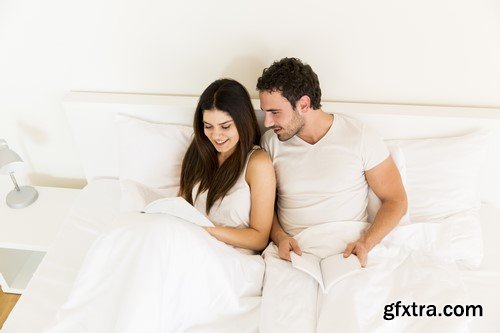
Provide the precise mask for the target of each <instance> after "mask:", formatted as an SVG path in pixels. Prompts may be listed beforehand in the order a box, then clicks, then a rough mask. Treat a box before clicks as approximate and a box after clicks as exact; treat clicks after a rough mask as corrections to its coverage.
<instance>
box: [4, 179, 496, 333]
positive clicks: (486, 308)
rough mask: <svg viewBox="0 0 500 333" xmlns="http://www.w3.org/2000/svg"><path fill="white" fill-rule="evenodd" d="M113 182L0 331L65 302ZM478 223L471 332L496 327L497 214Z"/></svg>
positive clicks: (487, 212) (114, 198)
mask: <svg viewBox="0 0 500 333" xmlns="http://www.w3.org/2000/svg"><path fill="white" fill-rule="evenodd" d="M119 203H120V185H119V182H118V181H117V180H111V179H106V180H104V179H103V180H96V181H93V182H92V183H90V184H89V185H88V186H87V187H85V188H84V189H83V190H82V191H81V193H80V195H79V196H78V198H77V201H76V203H75V205H74V206H73V208H72V210H71V212H70V213H69V215H68V218H67V220H66V221H65V223H64V225H63V227H62V228H61V231H60V233H59V235H58V236H57V237H56V240H55V242H54V244H53V246H52V247H51V248H50V250H49V251H48V253H47V255H46V256H45V258H44V259H43V261H42V263H41V264H40V266H39V268H38V270H37V271H36V273H35V274H34V276H33V279H32V280H31V282H30V284H29V285H28V287H27V289H26V290H25V292H24V294H23V295H22V296H21V298H20V300H19V302H18V304H17V305H16V306H15V308H14V309H13V311H12V312H11V314H10V316H9V318H8V320H7V322H6V323H5V325H4V327H3V329H2V332H6V333H26V332H30V333H36V332H41V331H42V330H43V328H45V327H47V326H48V325H49V324H50V323H51V322H52V321H53V319H54V317H55V314H56V313H57V311H58V309H59V307H60V306H61V305H62V304H63V303H64V301H65V300H66V298H67V296H68V294H69V292H70V289H71V287H72V283H73V281H74V279H75V277H76V275H77V274H78V271H79V267H80V265H81V263H82V261H83V259H84V257H85V254H86V252H87V249H88V248H89V246H90V245H91V244H92V242H93V241H94V239H95V238H96V237H97V235H99V234H101V233H102V232H105V231H107V230H109V229H111V228H113V226H114V220H115V216H116V214H117V213H118V211H119ZM481 223H482V228H483V237H484V254H485V257H484V260H483V263H482V265H481V267H480V269H478V270H462V271H460V274H461V275H462V278H463V281H464V283H465V285H466V288H467V291H468V297H467V304H478V305H481V306H482V307H483V317H476V318H472V322H471V325H470V327H471V331H472V332H488V331H492V329H493V328H495V327H498V326H499V323H500V318H499V316H498V315H499V314H500V242H499V241H498V237H499V236H498V235H500V211H499V210H497V209H496V208H494V207H492V206H489V205H483V207H482V209H481Z"/></svg>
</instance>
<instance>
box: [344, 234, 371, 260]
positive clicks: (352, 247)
mask: <svg viewBox="0 0 500 333" xmlns="http://www.w3.org/2000/svg"><path fill="white" fill-rule="evenodd" d="M370 250H371V247H370V246H369V245H368V244H367V242H366V241H365V240H363V239H358V240H357V241H355V242H352V243H349V244H347V246H346V248H345V251H344V258H347V257H349V256H350V255H351V254H355V255H356V256H357V257H358V260H359V263H360V264H361V267H366V264H367V262H368V252H369V251H370Z"/></svg>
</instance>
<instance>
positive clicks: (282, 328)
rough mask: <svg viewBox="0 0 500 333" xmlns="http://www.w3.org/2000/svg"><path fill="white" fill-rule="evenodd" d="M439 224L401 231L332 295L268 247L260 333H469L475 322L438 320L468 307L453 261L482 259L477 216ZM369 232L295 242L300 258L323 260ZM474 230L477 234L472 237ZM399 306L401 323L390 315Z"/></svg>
mask: <svg viewBox="0 0 500 333" xmlns="http://www.w3.org/2000/svg"><path fill="white" fill-rule="evenodd" d="M438 222H439V223H425V224H414V225H408V226H400V227H397V228H396V229H395V230H393V232H392V233H391V234H390V235H389V236H388V237H386V239H384V241H383V242H382V243H381V244H379V245H377V246H376V247H375V248H374V249H373V250H372V251H371V252H370V254H369V261H368V266H367V267H366V268H364V269H361V270H360V271H359V272H357V273H354V274H352V273H351V274H349V275H348V276H346V277H345V278H344V279H340V281H339V282H337V283H336V284H335V285H333V287H332V288H331V289H330V290H329V292H328V293H327V294H323V293H322V292H321V291H318V284H317V283H316V282H315V281H314V280H313V279H312V278H311V277H310V276H308V275H307V274H306V273H304V272H301V271H298V270H296V269H294V268H292V267H291V265H290V263H288V262H285V261H283V260H280V259H279V258H277V248H276V246H274V245H273V244H271V245H270V246H269V247H268V248H267V249H266V251H265V253H264V256H265V262H266V276H265V282H264V293H263V299H262V320H261V332H263V333H267V332H301V333H306V332H315V331H316V332H318V333H326V332H349V333H351V332H353V333H354V332H384V333H385V332H468V323H469V321H470V320H472V319H473V318H472V317H466V316H464V315H463V316H460V317H459V316H451V317H447V316H445V315H441V316H440V315H439V313H441V312H442V310H443V307H444V306H445V305H452V306H456V305H462V306H465V305H467V290H466V288H465V287H464V284H463V283H462V281H461V279H460V276H459V273H458V267H457V264H456V262H457V261H459V260H467V261H469V262H470V261H472V263H474V262H479V261H480V260H481V256H482V252H481V248H480V243H481V238H480V228H479V225H478V224H477V220H476V219H475V214H474V213H467V214H462V215H460V216H455V217H453V218H449V219H447V220H442V221H438ZM368 226H369V225H368V224H367V223H362V222H352V221H349V222H339V223H329V224H324V225H319V226H315V227H312V228H308V229H306V230H305V231H303V232H302V233H300V234H298V235H297V236H296V239H297V240H298V243H299V245H300V246H301V248H302V251H303V252H308V253H312V254H315V255H317V256H318V257H320V258H324V257H327V256H330V255H333V254H338V253H342V252H343V251H344V249H345V246H346V244H347V243H348V242H350V241H353V240H355V239H357V238H358V237H359V235H360V234H361V233H362V231H363V230H365V229H366V228H367V227H368ZM473 226H477V227H478V229H477V230H478V234H474V235H471V234H467V233H466V231H467V230H470V228H471V227H473ZM477 237H479V238H477ZM397 302H399V303H398V304H399V306H398V314H399V316H397V315H396V306H395V305H393V306H392V308H391V304H396V303H397ZM413 304H415V306H414V305H413ZM403 305H404V307H403ZM421 306H424V307H423V308H422V307H421ZM433 306H435V309H436V311H435V315H433V310H432V307H433ZM421 308H422V310H421ZM384 316H385V318H384Z"/></svg>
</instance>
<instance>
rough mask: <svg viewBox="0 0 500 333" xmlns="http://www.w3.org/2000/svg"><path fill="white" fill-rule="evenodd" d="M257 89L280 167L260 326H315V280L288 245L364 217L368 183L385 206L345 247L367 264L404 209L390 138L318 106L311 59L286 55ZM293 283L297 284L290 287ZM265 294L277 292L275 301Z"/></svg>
mask: <svg viewBox="0 0 500 333" xmlns="http://www.w3.org/2000/svg"><path fill="white" fill-rule="evenodd" d="M257 90H258V91H259V98H260V105H261V109H262V110H263V111H264V112H265V119H264V125H265V126H266V127H267V128H270V129H272V131H267V132H266V133H265V134H264V136H263V138H262V146H263V148H264V149H265V150H266V151H267V152H268V153H269V155H270V156H271V158H272V159H273V164H274V167H275V169H276V175H277V201H276V203H277V205H276V215H275V217H274V221H273V226H272V230H271V239H272V241H273V242H272V243H271V244H270V245H269V246H268V248H267V249H266V251H265V253H264V258H265V260H266V277H265V281H264V290H263V293H264V297H263V307H262V314H263V320H262V322H261V323H262V326H261V331H262V332H271V331H287V332H292V331H293V332H295V331H296V332H307V331H314V329H315V327H314V325H312V326H311V324H310V323H315V317H316V309H315V306H316V302H317V296H316V291H317V284H316V283H315V282H314V280H312V278H311V277H310V276H308V275H307V274H304V273H302V272H300V271H298V270H295V269H293V268H292V267H291V264H290V263H289V261H290V252H291V251H293V252H295V253H296V254H298V255H301V254H302V251H301V248H300V247H299V244H298V243H297V241H296V239H295V238H294V236H296V235H297V234H299V233H300V232H302V231H304V230H306V229H308V228H311V227H314V226H317V225H320V224H324V223H335V222H340V221H359V222H366V220H367V213H366V206H367V194H368V186H370V187H371V189H372V190H373V191H374V193H375V194H376V195H377V196H378V197H379V198H380V200H381V201H382V205H381V208H380V210H379V211H378V213H377V215H376V217H375V220H374V222H373V223H372V224H371V226H370V227H369V228H368V229H367V230H366V232H365V233H363V234H362V235H361V237H360V238H359V239H353V240H352V242H350V243H348V244H347V246H346V247H345V250H344V257H348V256H350V255H351V254H353V255H356V256H357V258H358V259H359V262H360V264H361V266H362V267H365V266H366V265H367V262H368V253H369V252H370V250H371V249H373V247H374V246H375V245H376V244H378V243H379V242H380V241H381V240H382V239H383V238H384V237H385V236H386V235H387V234H388V233H389V232H390V231H391V230H392V229H393V228H394V227H395V226H396V225H397V224H398V223H399V221H400V219H401V217H402V216H403V215H404V214H405V213H406V209H407V199H406V193H405V191H404V188H403V185H402V181H401V177H400V174H399V171H398V169H397V168H396V166H395V164H394V162H393V160H392V158H391V157H390V155H389V152H388V150H387V148H386V146H385V145H384V143H383V141H382V140H381V139H380V138H379V137H378V136H377V135H376V134H375V133H374V132H372V131H371V130H370V129H369V128H367V127H366V126H365V125H364V124H362V123H360V122H359V121H356V120H354V119H351V118H349V117H346V116H343V115H340V114H330V113H326V112H324V111H323V110H322V109H321V89H320V86H319V81H318V77H317V75H316V74H315V73H314V71H313V70H312V68H311V67H310V66H309V65H306V64H303V63H302V62H301V61H300V60H299V59H295V58H284V59H281V60H279V61H277V62H275V63H273V65H272V66H271V67H269V68H267V69H265V70H264V71H263V74H262V76H261V77H260V78H259V79H258V82H257ZM283 259H284V260H283ZM290 290H295V291H294V292H293V293H294V294H293V295H292V294H290V292H289V291H290ZM266 294H272V295H273V297H272V298H273V299H274V301H273V302H272V303H269V302H268V300H269V297H266ZM268 296H269V295H268ZM278 298H279V299H282V300H283V301H284V302H288V301H291V300H294V301H297V302H302V303H303V304H297V307H296V309H297V311H296V313H289V311H288V312H286V311H285V312H283V311H282V312H280V309H279V306H276V299H278ZM307 304H309V305H311V306H309V305H307ZM312 305H314V306H312ZM297 317H302V319H304V320H297ZM271 323H272V324H271Z"/></svg>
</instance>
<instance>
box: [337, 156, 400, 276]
mask: <svg viewBox="0 0 500 333" xmlns="http://www.w3.org/2000/svg"><path fill="white" fill-rule="evenodd" d="M365 175H366V180H367V182H368V185H369V186H370V187H371V189H372V190H373V192H374V193H375V194H376V195H377V196H378V197H379V198H380V200H381V201H382V206H381V207H380V209H379V211H378V212H377V215H376V216H375V220H374V221H373V223H372V225H371V226H370V228H368V230H367V231H366V233H365V234H364V235H363V236H361V237H360V238H359V239H358V240H357V241H355V242H352V243H349V244H348V245H347V247H346V249H345V251H344V257H348V256H349V255H351V253H352V254H355V255H356V256H357V257H358V259H359V262H360V263H361V266H362V267H365V266H366V263H367V259H368V252H370V251H371V249H372V248H373V247H374V246H375V245H377V244H378V243H380V241H381V240H382V239H383V238H384V237H385V236H386V235H387V234H389V232H390V231H391V230H392V229H394V227H396V225H398V223H399V221H400V220H401V218H402V217H403V215H404V214H405V213H406V210H407V209H408V200H407V198H406V192H405V189H404V187H403V182H402V181H401V175H400V174H399V171H398V169H397V167H396V165H395V164H394V162H393V160H392V158H391V157H390V156H389V157H388V158H387V159H385V160H384V161H383V162H382V163H380V164H378V165H377V166H375V167H373V168H371V169H370V170H367V171H365Z"/></svg>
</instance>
